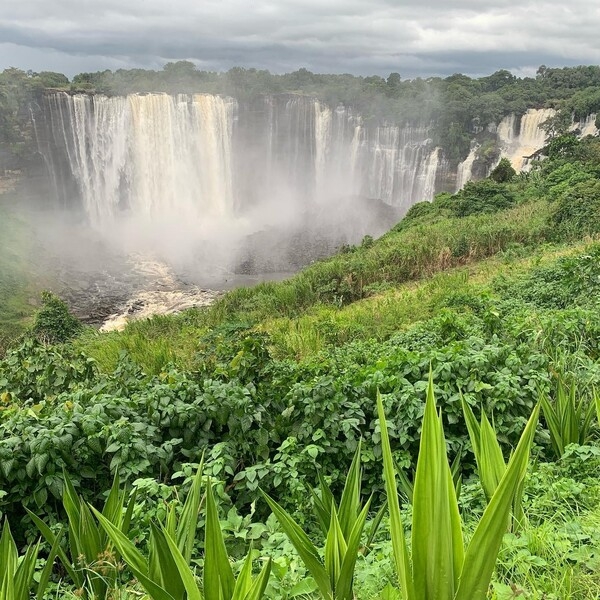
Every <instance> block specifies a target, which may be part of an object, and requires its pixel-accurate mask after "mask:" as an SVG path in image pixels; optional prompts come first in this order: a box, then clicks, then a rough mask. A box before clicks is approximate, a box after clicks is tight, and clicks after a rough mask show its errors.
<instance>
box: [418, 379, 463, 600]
mask: <svg viewBox="0 0 600 600" xmlns="http://www.w3.org/2000/svg"><path fill="white" fill-rule="evenodd" d="M453 496H454V484H453V483H452V474H451V472H450V466H449V465H448V459H447V454H446V441H445V438H444V432H443V428H442V422H441V418H440V417H439V416H438V414H437V411H436V407H435V399H434V395H433V381H432V377H431V374H430V377H429V384H428V387H427V400H426V403H425V414H424V416H423V427H422V431H421V443H420V449H419V457H418V461H417V470H416V474H415V483H414V493H413V527H412V560H413V582H414V587H415V593H416V594H417V597H422V598H425V599H427V600H434V599H435V600H452V598H453V597H454V585H455V581H456V579H457V577H456V576H455V573H454V565H455V559H454V545H455V544H454V540H455V535H454V531H453V527H454V521H455V518H454V517H455V515H454V514H453V513H455V512H456V514H457V513H458V507H457V505H456V497H455V496H454V497H453ZM452 501H454V503H455V506H454V507H452V506H451V502H452ZM459 531H460V524H459ZM459 552H460V550H459ZM459 562H462V557H460V560H459Z"/></svg>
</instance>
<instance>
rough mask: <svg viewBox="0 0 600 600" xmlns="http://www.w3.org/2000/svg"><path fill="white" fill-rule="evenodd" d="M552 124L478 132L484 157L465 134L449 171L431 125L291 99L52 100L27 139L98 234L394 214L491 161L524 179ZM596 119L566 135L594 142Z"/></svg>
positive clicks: (547, 113)
mask: <svg viewBox="0 0 600 600" xmlns="http://www.w3.org/2000/svg"><path fill="white" fill-rule="evenodd" d="M553 114H554V111H553V110H552V109H529V110H527V112H526V113H525V114H524V115H522V116H521V117H516V116H515V115H509V116H507V117H505V118H504V119H502V121H501V122H500V123H498V124H497V125H494V124H490V125H488V127H487V134H489V135H491V136H493V137H495V138H496V142H495V144H494V145H492V149H491V150H490V145H489V142H488V148H487V150H486V152H487V154H486V156H483V149H482V143H481V142H480V141H478V137H477V136H476V135H474V138H473V142H472V144H471V151H470V153H469V155H468V156H467V157H466V158H465V160H464V161H462V162H461V163H459V164H458V165H451V164H450V163H449V161H447V160H446V159H445V157H444V152H443V149H442V148H440V147H437V146H436V145H435V144H434V142H433V141H432V140H433V139H434V138H435V131H434V124H432V123H423V124H420V125H416V126H415V125H391V124H385V123H384V124H382V123H376V124H373V123H368V122H365V120H364V119H363V118H362V116H361V115H359V114H356V113H355V112H354V111H353V110H352V109H351V108H346V107H343V106H338V107H337V108H335V109H332V108H331V107H328V106H326V105H324V104H322V103H321V102H319V101H318V100H317V99H315V98H311V97H309V96H302V95H297V96H294V95H289V94H288V95H278V96H264V97H261V98H258V99H256V100H254V101H251V102H245V103H238V102H237V101H236V100H234V99H232V98H227V97H221V96H213V95H209V94H196V95H183V94H179V95H167V94H143V95H142V94H132V95H129V96H126V97H119V96H115V97H107V96H103V95H86V94H75V95H69V94H66V93H51V94H48V95H46V96H45V98H44V103H43V106H42V109H41V114H40V115H39V118H38V119H37V120H36V135H37V137H38V144H39V148H40V151H41V154H42V155H43V156H44V158H45V161H46V163H47V166H48V171H49V173H50V175H51V178H52V182H53V187H54V192H55V195H56V198H57V201H58V202H59V203H60V204H62V205H65V206H74V205H80V206H81V207H82V208H83V210H84V211H85V213H86V215H87V216H88V218H89V220H90V221H91V222H92V223H93V224H95V225H98V226H99V225H101V224H103V223H107V222H110V221H111V220H113V219H115V218H116V217H117V216H118V215H119V214H121V213H123V212H129V213H130V214H132V215H137V216H146V217H150V216H155V217H157V218H164V217H166V216H168V215H170V214H173V213H174V212H177V214H178V215H180V217H182V218H185V219H187V220H189V219H192V220H198V221H202V220H204V221H206V220H207V219H209V220H210V219H211V218H219V217H222V218H228V217H231V216H232V215H240V214H242V215H243V214H245V213H248V212H252V211H254V210H257V209H258V208H260V207H261V206H263V205H267V206H269V207H270V210H277V211H281V212H282V213H286V212H287V213H289V212H292V213H295V214H296V213H297V211H298V210H300V211H302V210H305V209H309V210H314V209H315V208H319V207H323V206H327V205H330V204H333V205H334V206H336V207H337V208H338V209H340V208H341V207H342V206H343V202H344V199H347V198H349V197H357V196H359V197H362V198H366V199H370V200H378V201H380V202H382V203H384V204H386V205H389V206H391V207H394V208H395V209H397V211H398V212H399V213H403V212H405V211H406V210H407V209H408V208H409V207H410V206H411V205H412V204H414V203H415V202H418V201H421V200H431V199H432V197H433V195H434V194H435V193H437V192H439V191H456V190H457V189H460V188H461V187H462V186H463V185H464V184H465V183H466V181H468V180H469V179H471V178H480V177H482V176H485V175H487V172H489V170H490V169H491V168H492V167H493V166H494V165H495V164H496V163H497V161H498V160H499V159H500V156H507V157H508V158H509V159H510V160H511V162H512V164H513V166H514V167H515V169H517V171H518V170H521V169H524V168H527V162H528V159H527V158H526V157H528V156H531V155H532V154H533V153H535V152H536V151H537V150H539V149H540V148H541V147H542V146H543V145H544V140H545V132H544V131H543V129H542V128H541V127H540V125H541V124H542V123H543V122H544V121H546V120H547V119H548V118H549V117H551V116H553ZM594 117H595V115H591V116H590V117H589V118H588V119H587V121H586V122H582V123H580V124H574V127H575V126H579V127H580V129H581V130H582V134H589V133H595V132H596V131H597V130H596V129H595V126H594ZM479 137H481V136H479Z"/></svg>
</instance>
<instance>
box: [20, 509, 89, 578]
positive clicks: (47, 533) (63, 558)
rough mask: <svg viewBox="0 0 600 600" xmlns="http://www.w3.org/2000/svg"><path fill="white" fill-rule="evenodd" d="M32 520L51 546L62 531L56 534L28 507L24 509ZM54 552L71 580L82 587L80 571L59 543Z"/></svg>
mask: <svg viewBox="0 0 600 600" xmlns="http://www.w3.org/2000/svg"><path fill="white" fill-rule="evenodd" d="M25 510H26V511H27V513H28V514H29V516H30V517H31V519H32V521H33V522H34V523H35V525H36V527H37V528H38V529H39V530H40V533H41V534H42V535H43V536H44V539H45V540H46V541H47V542H48V543H49V544H50V545H51V546H52V547H54V545H55V544H56V540H57V538H58V537H60V536H61V535H62V531H61V532H59V533H58V534H57V535H55V534H54V532H53V531H52V530H51V529H50V527H48V525H46V523H44V521H42V520H41V519H40V518H39V517H38V516H37V515H36V514H35V513H33V512H31V511H30V510H29V509H28V508H26V509H25ZM56 553H57V555H58V558H59V559H60V562H61V563H62V565H63V567H64V568H65V570H66V571H67V574H68V575H69V577H70V578H71V581H72V582H73V583H74V584H75V585H76V586H77V587H79V588H81V587H83V583H84V579H83V575H82V573H81V571H79V570H76V569H74V568H73V565H72V563H71V560H70V559H69V558H68V557H67V555H66V553H65V551H64V550H63V549H62V547H61V545H60V544H58V545H57V548H56Z"/></svg>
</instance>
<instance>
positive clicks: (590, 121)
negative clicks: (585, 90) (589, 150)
mask: <svg viewBox="0 0 600 600" xmlns="http://www.w3.org/2000/svg"><path fill="white" fill-rule="evenodd" d="M572 129H577V130H579V132H580V133H579V135H580V136H581V137H586V136H587V135H598V128H597V127H596V113H592V114H591V115H588V116H587V117H586V118H585V119H581V120H580V121H577V122H575V123H573V127H572Z"/></svg>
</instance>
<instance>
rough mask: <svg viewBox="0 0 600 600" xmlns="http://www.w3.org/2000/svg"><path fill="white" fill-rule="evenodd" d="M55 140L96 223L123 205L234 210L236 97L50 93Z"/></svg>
mask: <svg viewBox="0 0 600 600" xmlns="http://www.w3.org/2000/svg"><path fill="white" fill-rule="evenodd" d="M48 105H49V113H50V119H49V121H50V126H51V129H52V138H53V140H54V143H55V144H56V145H57V146H58V147H59V150H62V152H63V155H64V157H63V158H66V160H67V161H68V164H69V166H70V171H71V174H72V176H73V178H74V180H75V181H76V182H77V185H78V189H79V194H80V201H81V204H82V206H83V208H84V211H85V213H86V214H87V216H88V218H89V220H90V221H91V223H92V224H93V225H94V226H96V227H100V228H101V227H103V226H105V225H107V224H108V225H110V223H111V222H112V220H114V218H115V217H117V215H118V214H119V213H120V212H121V211H127V212H129V213H131V214H133V215H136V216H141V217H152V218H159V219H160V218H164V217H167V216H169V215H172V214H175V213H176V214H178V215H179V216H180V217H181V218H182V219H191V220H194V221H198V220H200V219H202V218H204V217H206V216H207V215H208V216H226V215H231V214H232V211H233V188H232V169H231V131H232V124H233V115H234V111H235V102H234V101H233V100H230V99H223V98H220V97H218V96H210V95H194V96H184V95H178V96H169V95H167V94H148V95H144V96H141V95H131V96H128V97H126V98H124V97H112V98H109V97H106V96H101V95H96V96H90V95H84V94H77V95H74V96H68V95H66V94H53V95H50V96H49V97H48Z"/></svg>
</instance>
